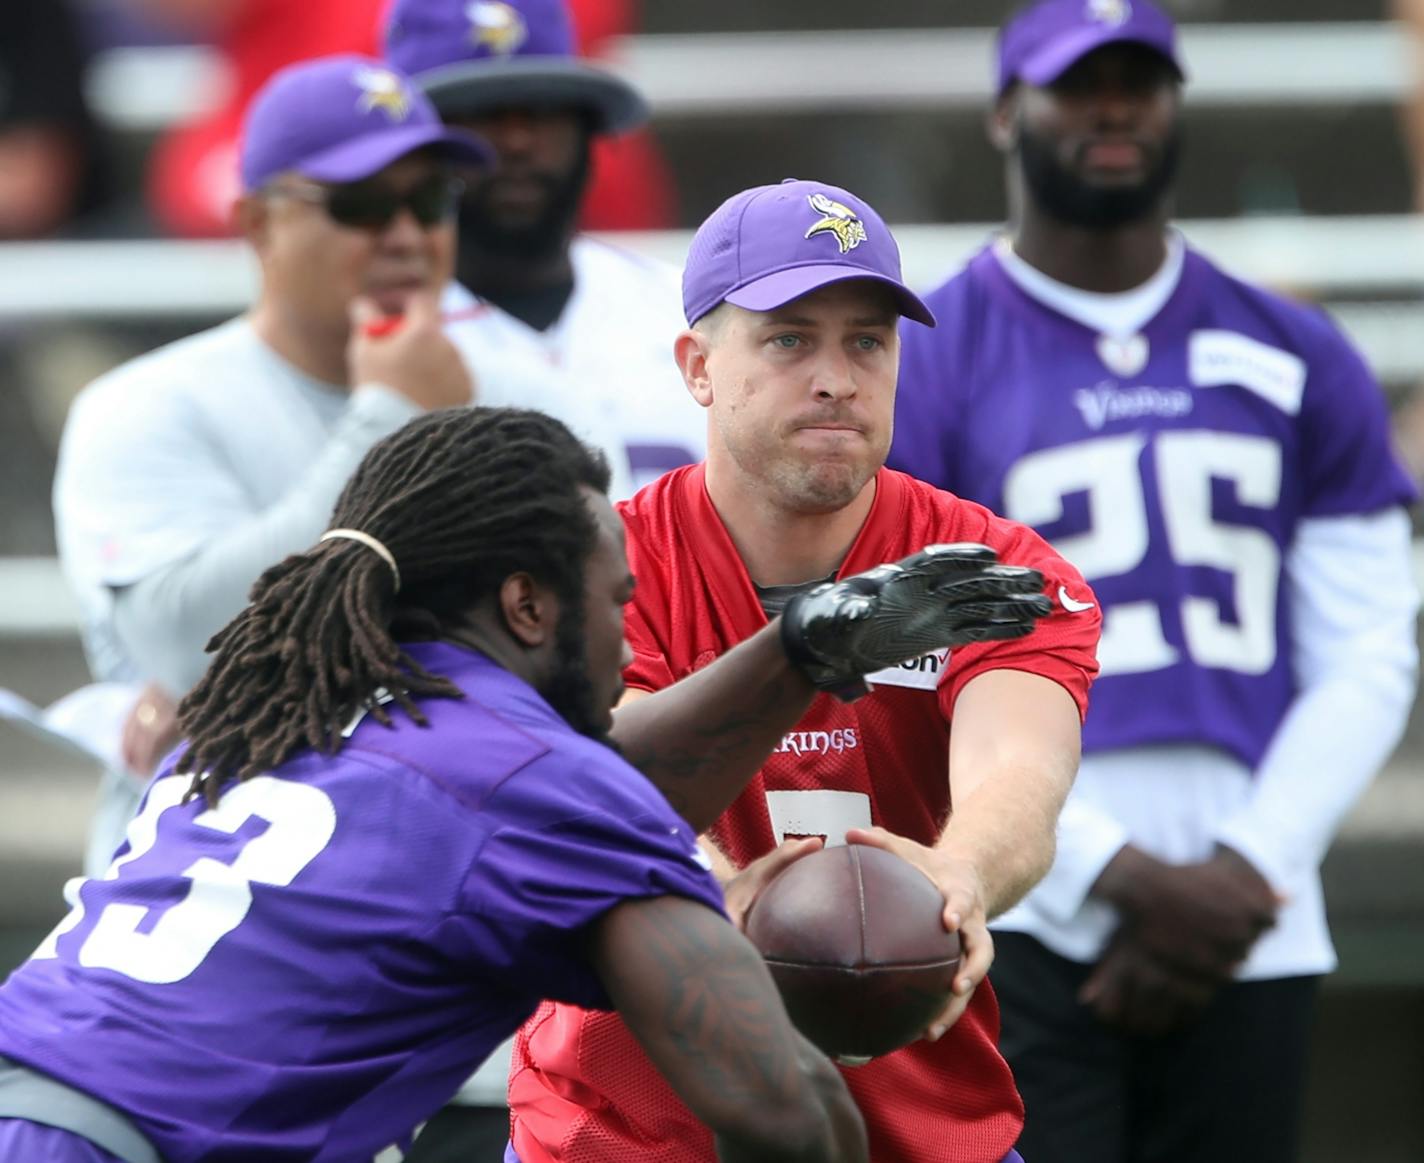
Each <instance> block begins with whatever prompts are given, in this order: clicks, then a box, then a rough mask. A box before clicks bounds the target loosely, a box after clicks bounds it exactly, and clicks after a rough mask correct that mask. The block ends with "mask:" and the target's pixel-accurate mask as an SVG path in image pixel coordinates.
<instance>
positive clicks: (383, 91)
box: [351, 68, 410, 121]
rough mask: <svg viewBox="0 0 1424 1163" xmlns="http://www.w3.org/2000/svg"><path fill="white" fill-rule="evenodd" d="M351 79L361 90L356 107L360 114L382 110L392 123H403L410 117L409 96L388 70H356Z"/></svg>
mask: <svg viewBox="0 0 1424 1163" xmlns="http://www.w3.org/2000/svg"><path fill="white" fill-rule="evenodd" d="M351 79H352V80H353V81H354V82H355V83H356V87H357V88H359V89H360V90H361V98H360V100H359V101H358V103H357V105H356V107H357V108H358V109H359V110H360V111H361V112H362V113H369V112H371V110H372V109H382V110H384V111H385V113H386V115H387V116H388V117H389V118H390V119H391V120H392V121H404V120H405V119H406V118H407V117H409V116H410V94H409V93H407V92H406V89H405V85H404V84H403V83H402V82H401V79H400V78H399V77H398V76H396V75H395V73H393V72H391V71H390V70H389V69H370V68H362V69H357V70H356V74H355V76H353V77H352V78H351Z"/></svg>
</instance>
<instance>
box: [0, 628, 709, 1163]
mask: <svg viewBox="0 0 1424 1163" xmlns="http://www.w3.org/2000/svg"><path fill="white" fill-rule="evenodd" d="M409 652H410V654H411V655H412V656H413V657H414V658H415V659H416V660H417V661H418V662H420V663H421V664H422V665H423V666H425V667H426V668H427V669H428V670H430V671H432V672H434V673H437V674H443V675H446V676H448V677H449V678H451V679H452V680H453V681H454V682H455V683H456V684H457V685H458V686H459V687H460V688H461V689H462V690H463V691H464V692H465V694H466V697H465V698H464V699H458V700H457V699H429V700H426V701H424V702H423V703H422V704H421V706H422V709H423V710H424V712H425V713H426V715H428V716H429V719H430V726H429V727H428V728H421V727H418V726H416V725H414V724H413V723H411V722H410V721H409V720H408V719H406V717H405V716H404V715H403V714H402V713H401V712H400V711H399V710H398V709H397V708H396V707H394V706H392V707H391V710H392V713H393V716H394V718H395V722H396V726H395V728H394V729H387V728H385V727H382V726H381V725H380V724H379V723H377V722H375V721H374V720H373V719H370V718H369V717H368V718H366V719H364V720H361V721H359V722H358V723H357V724H356V725H355V726H354V729H353V730H351V731H350V732H349V736H350V737H349V739H348V740H347V742H346V744H345V746H344V747H343V749H342V750H341V752H340V753H339V754H338V755H337V756H336V757H335V758H328V757H324V756H318V755H315V754H312V753H311V752H303V753H302V754H301V755H299V756H297V757H296V758H294V759H292V760H290V761H289V762H287V763H284V764H283V765H282V766H280V767H279V768H277V769H276V770H274V771H273V772H271V773H270V774H266V775H262V776H258V777H255V778H253V779H251V780H249V781H247V782H245V783H240V784H233V785H230V786H229V787H228V788H227V789H226V790H225V792H224V794H223V797H222V800H221V802H220V803H219V805H218V807H217V808H215V809H208V808H207V807H206V806H205V805H204V804H203V803H202V802H201V801H193V802H189V803H186V804H184V803H182V802H181V801H182V798H183V795H184V792H185V791H186V789H187V787H188V785H189V782H190V780H189V777H188V776H186V775H172V774H170V775H166V776H164V777H160V778H158V779H157V780H156V781H155V782H154V783H153V784H152V785H151V786H150V788H149V791H148V795H147V797H146V799H145V803H144V806H143V808H142V810H141V812H140V814H139V815H138V817H137V818H136V819H135V821H134V822H133V824H132V826H131V827H130V829H129V833H128V842H127V844H126V845H125V847H124V848H121V849H120V851H119V855H118V857H117V858H116V860H115V861H114V864H113V865H112V867H111V868H110V869H109V871H108V873H107V874H106V875H105V877H104V878H103V879H101V880H90V881H87V882H85V883H84V884H83V885H82V887H81V888H80V890H79V903H78V905H77V907H76V908H75V909H74V911H73V912H71V913H70V914H69V916H68V917H67V918H66V919H65V920H64V921H63V922H62V923H61V924H60V925H59V926H58V928H57V929H56V930H55V932H54V933H53V934H51V936H50V937H49V938H47V939H46V940H45V942H44V943H43V944H42V945H41V947H40V948H39V950H37V951H36V953H35V954H34V956H33V957H32V958H31V959H30V960H29V961H27V962H26V963H25V964H24V965H22V966H21V967H20V968H19V969H18V970H16V971H15V973H14V974H13V975H12V976H11V977H10V979H9V980H8V981H7V982H6V983H5V985H4V986H3V987H0V1054H3V1055H7V1056H9V1057H11V1058H13V1059H15V1060H17V1061H20V1062H22V1063H25V1064H26V1065H28V1066H30V1067H31V1068H33V1069H35V1070H39V1071H42V1072H43V1073H45V1074H48V1075H51V1076H52V1077H54V1078H57V1079H59V1080H61V1081H63V1082H65V1083H68V1084H69V1085H70V1086H72V1087H74V1088H76V1089H78V1090H82V1091H85V1092H87V1093H88V1094H90V1095H93V1096H94V1097H96V1098H99V1099H101V1100H103V1101H104V1102H107V1103H109V1104H110V1105H112V1106H114V1107H116V1108H118V1109H119V1110H120V1111H122V1112H124V1113H125V1114H127V1115H128V1116H129V1117H130V1119H132V1121H133V1122H134V1123H135V1124H136V1125H137V1126H138V1128H139V1129H140V1130H141V1131H143V1132H144V1133H145V1134H146V1135H147V1136H148V1137H149V1138H150V1139H151V1140H152V1142H153V1144H154V1146H155V1147H156V1148H157V1150H158V1151H159V1153H160V1154H161V1155H162V1156H163V1157H164V1159H166V1160H167V1161H168V1163H185V1161H186V1160H196V1159H199V1158H201V1159H203V1160H205V1161H208V1163H218V1161H221V1160H232V1161H236V1160H244V1161H250V1160H253V1159H262V1160H265V1161H268V1163H282V1161H295V1160H322V1161H327V1160H332V1161H335V1160H340V1161H341V1163H352V1161H354V1160H369V1159H371V1158H372V1157H373V1156H374V1155H376V1154H377V1153H378V1152H379V1151H381V1150H382V1149H383V1148H385V1147H386V1146H388V1145H389V1144H392V1143H394V1142H397V1141H400V1140H402V1139H404V1138H406V1137H407V1136H408V1135H409V1134H410V1132H411V1131H412V1129H413V1128H414V1127H415V1126H416V1125H417V1124H418V1123H419V1122H420V1121H421V1120H423V1119H426V1118H428V1117H429V1116H430V1115H431V1114H433V1113H434V1112H435V1111H436V1110H437V1109H438V1108H439V1107H440V1106H441V1105H442V1104H443V1103H444V1102H445V1101H446V1100H447V1099H449V1098H450V1097H451V1096H452V1095H453V1094H454V1093H455V1091H456V1089H457V1088H458V1087H459V1086H460V1084H461V1083H462V1082H464V1081H465V1079H466V1078H468V1077H469V1075H470V1074H471V1072H472V1071H473V1070H474V1069H475V1067H476V1066H478V1065H479V1063H480V1062H481V1061H483V1059H484V1058H485V1057H486V1055H487V1054H488V1053H489V1052H490V1051H491V1050H492V1049H493V1048H494V1047H495V1046H496V1045H497V1044H498V1043H500V1042H501V1041H502V1040H503V1039H505V1038H506V1037H508V1036H509V1035H510V1034H512V1033H513V1032H514V1030H515V1028H516V1027H517V1026H518V1025H519V1024H520V1023H521V1022H522V1021H523V1020H524V1019H525V1017H527V1016H528V1015H529V1013H530V1012H531V1011H532V1010H533V1008H534V1006H535V1003H537V1002H538V1001H539V1000H540V999H541V998H556V999H560V1000H564V1001H570V1002H576V1003H577V1004H579V1005H584V1006H591V1007H607V1006H608V1004H609V1002H608V999H607V997H606V995H605V994H604V992H603V989H602V987H601V985H600V983H599V981H598V980H597V978H596V976H595V975H594V973H593V971H592V968H591V967H590V965H589V963H588V961H587V960H586V957H585V953H584V948H583V945H584V940H585V937H586V935H587V931H588V927H589V925H590V923H591V922H593V921H595V920H596V919H597V918H599V917H600V916H601V915H603V914H604V913H605V912H606V911H607V910H608V909H610V908H611V907H613V906H615V905H617V904H618V903H620V902H621V901H624V900H628V899H633V898H642V897H651V896H660V895H665V894H676V895H680V896H685V897H690V898H691V899H693V900H695V901H698V902H701V903H703V904H705V905H706V906H707V907H708V908H712V909H717V910H719V911H720V910H721V908H722V894H721V890H720V888H719V887H718V885H717V882H716V881H715V879H714V878H713V877H712V875H711V873H710V872H709V871H708V870H707V867H706V858H705V857H704V856H703V855H702V853H701V852H700V851H699V850H698V848H697V846H696V836H695V833H694V832H693V830H692V829H691V827H690V826H689V825H687V824H686V823H685V822H684V821H683V820H682V819H681V818H680V817H678V816H677V814H676V813H674V812H673V811H672V809H671V808H669V807H668V806H667V803H666V802H665V801H664V799H663V797H662V795H661V794H660V793H659V792H658V791H657V790H656V789H655V788H654V787H653V786H652V784H650V783H649V782H648V781H647V780H646V779H645V778H644V777H643V776H642V775H641V774H640V773H638V772H637V771H635V770H634V769H633V768H632V767H630V766H629V765H628V764H627V763H625V762H624V761H623V760H622V759H621V758H619V757H618V755H617V754H615V753H614V752H613V751H611V750H609V749H608V748H606V747H604V746H602V745H601V744H599V743H596V742H595V741H593V740H591V739H588V738H585V737H584V736H582V735H579V734H577V733H575V732H574V731H573V730H571V729H570V728H569V727H568V725H567V724H566V723H565V722H564V720H563V719H561V718H560V717H559V716H558V715H556V714H555V713H554V711H553V710H552V709H551V708H550V707H549V705H548V704H547V703H546V702H545V701H544V700H543V699H542V698H541V697H540V696H539V695H538V694H537V693H536V692H535V691H534V690H533V689H532V688H531V687H530V686H528V685H527V684H526V683H524V682H523V681H522V680H520V679H519V678H516V677H515V676H514V675H512V674H511V673H509V672H508V671H506V670H503V669H501V668H500V667H498V666H496V665H495V664H493V663H492V662H490V661H489V660H487V659H486V658H484V657H483V656H481V655H479V654H476V653H474V652H472V651H468V650H463V649H460V648H457V647H454V646H451V645H448V644H443V643H419V644H416V645H413V646H411V647H409Z"/></svg>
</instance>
